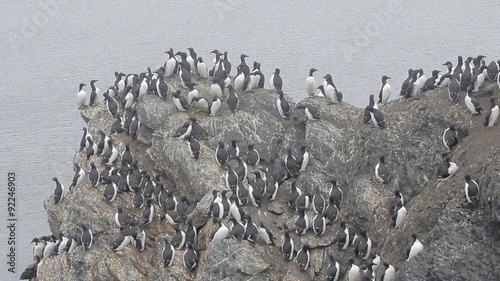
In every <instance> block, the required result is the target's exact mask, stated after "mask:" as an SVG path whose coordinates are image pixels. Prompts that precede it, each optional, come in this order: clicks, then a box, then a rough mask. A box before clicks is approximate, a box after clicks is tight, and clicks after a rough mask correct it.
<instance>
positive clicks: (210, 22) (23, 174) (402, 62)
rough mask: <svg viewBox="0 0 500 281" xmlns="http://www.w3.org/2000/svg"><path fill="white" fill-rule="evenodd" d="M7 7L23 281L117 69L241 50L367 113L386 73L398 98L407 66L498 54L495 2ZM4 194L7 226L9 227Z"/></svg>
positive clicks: (11, 159) (230, 0)
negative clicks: (83, 100) (49, 207)
mask: <svg viewBox="0 0 500 281" xmlns="http://www.w3.org/2000/svg"><path fill="white" fill-rule="evenodd" d="M4 2H5V3H2V5H1V6H0V18H1V19H2V23H1V27H0V35H1V38H2V42H1V43H0V50H1V51H0V65H1V67H2V70H1V76H2V80H1V81H2V83H0V95H1V97H2V99H1V101H2V103H1V106H2V108H1V110H0V116H1V117H0V120H1V121H2V125H1V126H0V130H1V134H0V136H1V142H0V143H1V145H2V149H1V150H0V159H1V164H0V171H1V173H0V177H1V182H2V186H6V182H7V173H8V172H10V171H13V172H15V173H16V175H17V176H16V184H17V191H16V215H17V218H18V221H17V224H16V226H17V228H16V249H17V252H16V255H17V256H16V257H17V259H16V274H10V273H8V272H7V267H6V255H7V243H6V238H7V235H8V233H7V231H6V227H5V226H0V236H1V238H0V241H1V242H0V243H1V244H0V256H1V258H0V264H1V267H0V270H1V271H0V276H2V278H1V279H2V280H17V279H18V278H19V275H20V274H21V272H22V271H23V270H24V268H25V266H26V265H27V264H29V262H30V260H31V251H32V246H31V245H30V243H29V242H30V241H31V239H32V238H33V237H35V236H41V235H47V234H49V229H48V226H47V222H46V220H47V218H46V214H45V211H44V210H43V206H42V201H43V200H45V199H46V198H47V197H49V196H50V195H51V194H52V191H53V188H54V183H53V181H52V177H54V176H57V177H59V178H60V179H62V182H63V183H64V185H65V186H66V187H67V186H69V184H70V183H71V179H72V176H73V171H72V158H73V156H74V153H75V152H76V150H77V149H78V145H79V140H80V137H81V128H82V127H83V126H84V123H83V121H82V120H81V118H80V115H79V112H78V110H77V109H76V93H77V91H78V84H79V83H81V82H85V83H87V84H89V81H90V80H91V79H99V80H100V81H99V82H98V83H97V85H98V87H100V88H101V89H106V88H107V87H108V86H109V85H111V84H112V83H113V80H114V76H113V73H114V72H115V71H116V70H119V71H122V72H125V73H129V72H135V73H137V72H143V71H145V70H146V67H147V66H151V67H152V68H153V69H156V68H157V67H159V66H161V65H162V64H163V62H164V61H165V59H166V55H165V54H164V53H163V52H164V51H165V50H168V48H170V47H172V48H174V50H176V51H177V50H184V51H186V48H187V47H193V48H195V50H196V51H197V53H198V55H199V56H202V57H204V58H205V61H207V62H211V60H212V54H210V53H209V52H210V51H212V50H213V49H215V48H217V49H219V50H227V51H228V52H229V59H230V61H232V62H233V65H237V64H238V63H239V55H240V54H241V53H245V54H247V55H248V56H249V58H248V59H247V62H249V63H252V62H253V61H254V60H257V61H259V62H261V63H262V71H263V72H264V73H265V75H266V79H269V77H270V74H271V73H272V71H273V70H274V68H276V67H279V68H280V69H281V73H282V77H283V79H284V91H285V93H287V94H289V95H290V96H291V97H292V98H293V99H294V100H296V101H298V100H300V99H302V98H304V97H305V96H306V94H305V90H304V80H305V78H306V77H307V75H308V70H309V68H311V67H315V68H317V69H318V70H319V73H316V75H315V76H316V79H317V80H318V82H319V81H322V79H321V77H323V76H324V75H325V74H326V73H330V74H332V76H333V79H334V82H335V84H336V86H337V87H338V88H339V90H340V91H342V92H343V93H344V101H346V102H348V103H350V104H353V105H355V106H358V107H364V106H365V105H366V104H367V100H368V96H369V95H370V94H377V93H378V91H379V89H380V83H381V82H380V77H381V76H382V75H384V74H385V75H388V76H391V77H392V78H393V79H392V80H390V84H391V85H392V87H393V92H395V91H399V88H400V85H401V82H402V81H403V80H404V79H405V78H406V71H407V69H408V68H422V69H424V71H426V73H430V71H432V70H433V69H441V70H444V67H442V66H441V64H442V63H444V62H445V61H447V60H451V61H453V62H455V60H456V57H457V55H463V56H466V57H467V56H476V55H478V54H482V55H486V56H488V57H487V60H488V62H489V60H490V59H495V60H496V59H498V58H500V46H499V45H498V40H496V38H498V32H499V28H498V26H500V17H499V16H500V14H499V10H498V7H499V6H498V2H497V1H495V0H479V1H474V2H471V1H454V4H449V3H444V2H442V1H430V0H424V1H419V2H413V1H396V0H391V1H360V0H356V1H349V2H348V3H347V2H345V1H305V0H303V1H282V0H279V1H243V0H223V1H208V0H207V1H160V0H150V1H148V2H146V3H145V2H140V1H130V0H127V1H96V0H91V1H69V0H39V1H30V2H28V1H12V0H11V1H8V0H7V1H4ZM167 2H168V3H167ZM366 2H370V3H366ZM466 19H467V20H466ZM234 69H235V67H234ZM266 86H267V87H269V86H268V85H266ZM88 89H90V88H88ZM87 92H90V90H87ZM395 96H396V95H395V94H394V93H393V98H394V97H395ZM1 190H2V195H1V196H0V197H1V198H4V199H2V202H3V203H2V206H4V207H2V208H0V209H1V211H0V219H1V223H0V224H1V225H7V221H6V219H7V208H6V205H7V203H6V200H7V199H5V198H6V192H7V191H6V188H4V187H2V188H1ZM4 276H5V278H4Z"/></svg>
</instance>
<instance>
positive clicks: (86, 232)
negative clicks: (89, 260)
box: [80, 223, 94, 250]
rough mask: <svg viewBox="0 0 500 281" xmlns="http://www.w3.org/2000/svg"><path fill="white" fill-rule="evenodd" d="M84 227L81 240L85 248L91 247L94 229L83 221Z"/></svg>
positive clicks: (81, 225) (82, 225)
mask: <svg viewBox="0 0 500 281" xmlns="http://www.w3.org/2000/svg"><path fill="white" fill-rule="evenodd" d="M80 227H81V228H82V234H81V235H80V241H81V242H82V245H83V248H84V249H85V250H88V249H90V247H91V246H92V242H93V241H94V235H93V234H92V231H91V230H90V229H89V228H88V227H87V226H86V225H85V224H83V223H81V224H80Z"/></svg>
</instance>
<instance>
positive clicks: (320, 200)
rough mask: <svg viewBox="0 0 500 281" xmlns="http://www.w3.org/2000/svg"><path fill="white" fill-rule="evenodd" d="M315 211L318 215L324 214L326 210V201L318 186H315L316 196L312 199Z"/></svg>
mask: <svg viewBox="0 0 500 281" xmlns="http://www.w3.org/2000/svg"><path fill="white" fill-rule="evenodd" d="M312 205H313V209H314V211H315V212H316V213H317V214H320V213H323V211H324V210H325V208H326V201H325V197H324V196H323V194H321V190H320V189H319V186H318V185H315V186H314V195H313V198H312Z"/></svg>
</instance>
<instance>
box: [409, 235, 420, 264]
mask: <svg viewBox="0 0 500 281" xmlns="http://www.w3.org/2000/svg"><path fill="white" fill-rule="evenodd" d="M411 237H412V238H413V244H412V245H411V247H410V248H409V249H408V250H407V251H406V256H407V259H406V261H410V259H412V258H414V257H415V256H416V255H418V254H419V253H421V252H422V251H423V250H424V245H423V244H422V242H420V241H419V240H418V238H417V235H416V234H414V233H413V234H412V235H411Z"/></svg>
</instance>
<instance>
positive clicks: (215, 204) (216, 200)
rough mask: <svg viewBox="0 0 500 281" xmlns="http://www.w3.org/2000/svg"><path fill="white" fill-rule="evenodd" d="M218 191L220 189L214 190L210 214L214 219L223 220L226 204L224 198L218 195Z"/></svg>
mask: <svg viewBox="0 0 500 281" xmlns="http://www.w3.org/2000/svg"><path fill="white" fill-rule="evenodd" d="M218 193H219V191H218V190H215V189H214V190H213V191H212V195H213V200H212V203H211V204H210V216H211V217H212V218H214V221H216V220H217V219H218V220H222V218H223V216H224V205H222V198H221V197H219V196H218V195H217V194H218Z"/></svg>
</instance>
